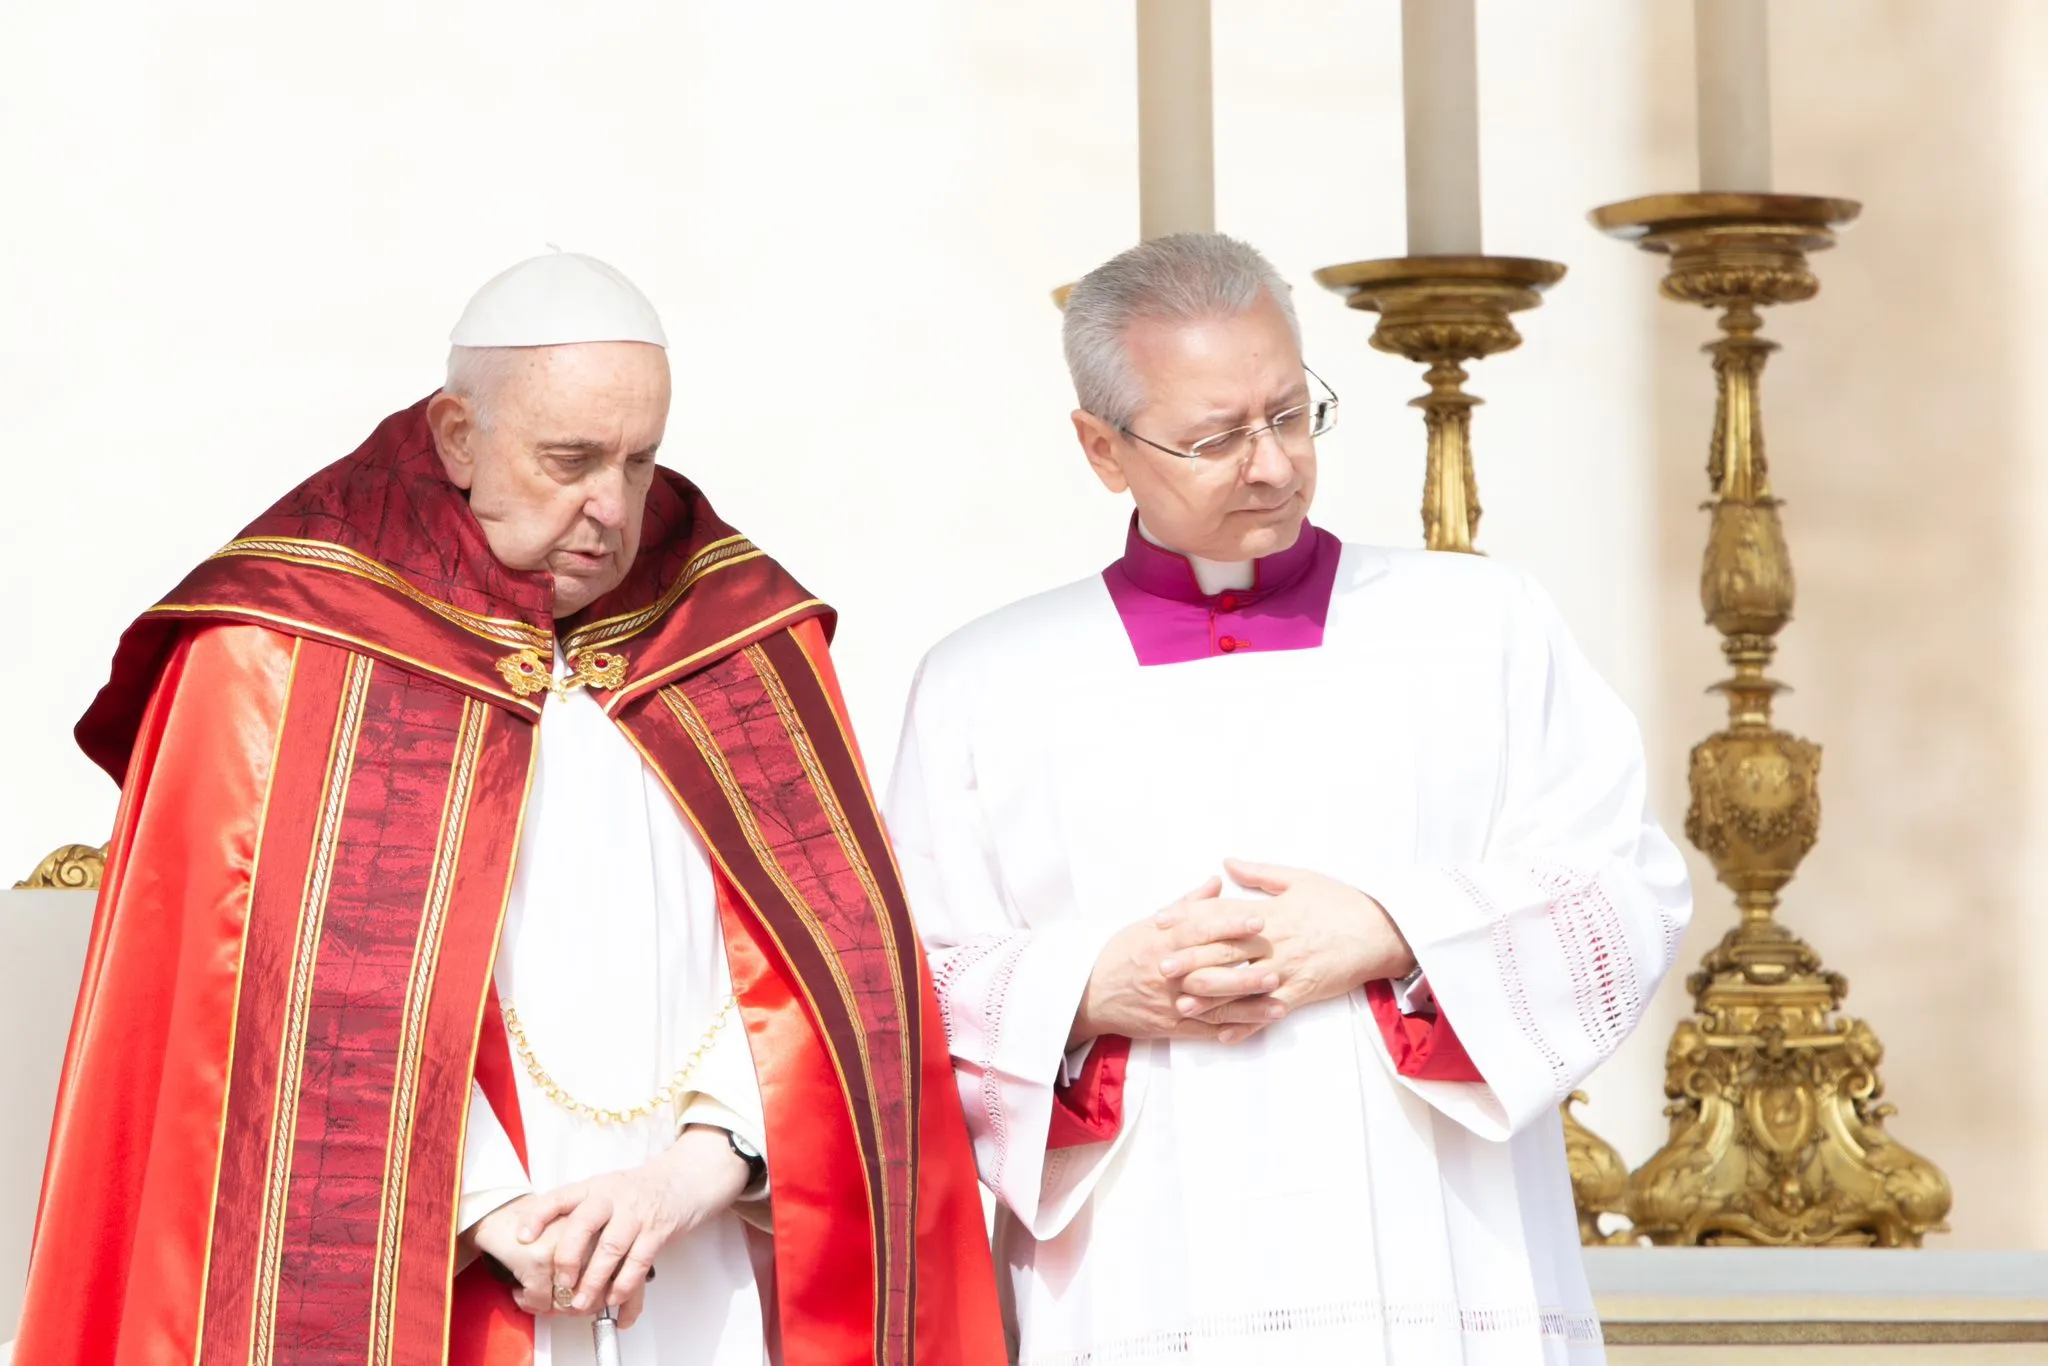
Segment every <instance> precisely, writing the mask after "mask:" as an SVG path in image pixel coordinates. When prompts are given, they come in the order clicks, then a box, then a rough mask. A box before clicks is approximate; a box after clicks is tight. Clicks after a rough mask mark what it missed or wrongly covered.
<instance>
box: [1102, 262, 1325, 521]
mask: <svg viewBox="0 0 2048 1366" xmlns="http://www.w3.org/2000/svg"><path fill="white" fill-rule="evenodd" d="M1125 342H1126V346H1127V349H1128V354H1129V355H1130V359H1131V365H1132V368H1133V369H1134V370H1135V372H1136V374H1137V377H1138V382H1139V384H1140V386H1141V389H1142V392H1143V393H1144V395H1145V407H1144V409H1143V410H1142V411H1140V412H1139V413H1138V415H1137V416H1136V417H1135V418H1133V419H1132V421H1131V431H1133V432H1135V433H1136V434H1137V435H1139V436H1143V437H1145V438H1147V439H1149V440H1151V441H1156V442H1158V443H1159V444H1160V445H1162V446H1170V447H1172V448H1174V449H1175V450H1181V451H1185V450H1187V449H1188V448H1189V447H1191V446H1192V445H1193V444H1194V443H1195V442H1197V441H1200V440H1201V439H1202V438H1204V437H1208V436H1214V435H1215V434H1217V433H1218V432H1227V431H1229V430H1231V429H1232V428H1235V427H1246V426H1251V427H1258V426H1263V425H1264V424H1265V423H1266V422H1267V421H1269V420H1270V419H1271V417H1272V416H1273V415H1274V414H1276V413H1280V412H1283V411H1285V410H1286V409H1288V408H1292V407H1294V406H1295V405H1297V404H1300V403H1304V402H1307V401H1308V398H1309V389H1308V375H1307V373H1306V372H1305V371H1304V370H1303V369H1302V364H1301V348H1300V346H1299V345H1297V344H1296V342H1295V340H1294V331H1293V329H1292V328H1290V327H1288V325H1287V315H1286V314H1284V313H1282V312H1281V311H1280V305H1279V304H1277V303H1275V302H1274V301H1273V299H1272V297H1271V296H1270V295H1264V296H1261V297H1260V299H1259V302H1258V304H1257V305H1256V306H1254V307H1253V308H1252V309H1250V310H1249V311H1247V312H1245V313H1241V314H1239V315H1238V316H1237V317H1234V318H1215V319H1207V320H1204V321H1201V322H1192V323H1170V322H1158V321H1145V322H1140V323H1138V324H1136V325H1135V326H1133V327H1132V328H1131V330H1130V332H1129V333H1128V334H1127V335H1126V338H1125ZM1304 426H1305V424H1304ZM1074 427H1075V431H1076V432H1077V433H1078V434H1079V436H1080V438H1081V449H1082V450H1083V451H1084V452H1085V453H1086V455H1087V457H1088V463H1089V464H1090V465H1091V466H1092V467H1093V468H1094V470H1095V473H1096V475H1097V476H1098V477H1099V478H1100V479H1101V480H1102V482H1103V483H1104V484H1105V485H1106V486H1108V488H1109V489H1110V491H1111V492H1113V493H1122V492H1124V491H1125V490H1129V492H1130V494H1131V496H1132V498H1133V499H1134V500H1135V501H1136V502H1137V504H1138V514H1139V516H1140V517H1142V518H1143V519H1144V522H1145V527H1146V529H1147V530H1149V531H1150V532H1151V533H1152V534H1153V535H1154V536H1155V537H1157V538H1158V539H1159V540H1161V541H1163V542H1165V543H1166V544H1167V545H1168V546H1170V547H1172V548H1173V549H1175V550H1178V551H1180V552H1181V553H1182V554H1184V555H1193V556H1197V557H1199V558H1201V559H1205V560H1223V561H1238V560H1249V559H1256V558H1258V557H1259V556H1262V555H1271V554H1275V553H1277V552H1279V551H1282V550H1285V549H1287V548H1288V547H1289V546H1291V545H1293V544H1294V542H1295V540H1296V538H1298V537H1299V536H1300V535H1301V524H1302V520H1303V518H1305V517H1306V516H1307V515H1308V509H1309V504H1310V502H1311V501H1313V500H1314V498H1315V491H1316V454H1315V447H1314V445H1313V444H1312V443H1311V442H1309V441H1308V440H1307V439H1306V438H1305V437H1301V438H1298V445H1297V446H1295V447H1288V446H1284V445H1283V444H1282V443H1281V442H1280V441H1279V440H1277V439H1275V437H1274V435H1273V434H1272V433H1270V432H1269V433H1266V434H1265V435H1263V436H1260V437H1259V438H1258V439H1257V440H1256V441H1255V442H1254V443H1253V444H1252V446H1251V448H1250V450H1248V451H1247V452H1246V453H1244V454H1243V455H1242V457H1240V458H1237V459H1234V460H1228V461H1216V460H1210V459H1203V460H1185V459H1181V458H1179V457H1176V456H1172V455H1168V454H1167V453H1166V452H1164V451H1160V450H1155V449H1154V448H1153V447H1151V446H1148V445H1146V444H1145V442H1143V441H1137V440H1133V439H1132V438H1131V437H1128V436H1125V435H1124V434H1123V433H1121V432H1119V431H1117V429H1116V428H1114V427H1112V426H1110V425H1109V424H1108V423H1106V422H1104V421H1102V419H1100V418H1098V417H1096V416H1095V415H1094V414H1092V413H1085V412H1076V413H1075V414H1074Z"/></svg>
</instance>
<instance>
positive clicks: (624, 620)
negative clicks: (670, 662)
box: [562, 536, 761, 659]
mask: <svg viewBox="0 0 2048 1366" xmlns="http://www.w3.org/2000/svg"><path fill="white" fill-rule="evenodd" d="M760 557H761V552H760V550H758V549H757V548H756V547H755V545H754V543H753V542H752V541H750V540H748V539H747V538H746V537H744V536H728V537H727V538H726V539H724V540H722V541H713V542H712V543H711V544H710V545H708V546H705V547H704V548H703V549H702V550H700V551H698V552H697V553H696V555H694V556H692V557H691V559H690V562H689V563H688V564H686V565H684V566H683V572H682V573H680V574H678V575H676V581H675V582H674V583H672V584H670V585H669V586H668V588H667V590H666V591H664V592H663V593H662V595H661V597H660V598H659V599H657V600H656V601H655V602H654V604H653V605H652V606H649V607H643V608H641V609H640V610H639V611H637V612H627V613H625V614H624V615H622V616H616V617H606V618H605V619H604V620H603V621H593V622H589V623H587V624H585V625H582V626H579V627H577V628H576V629H575V630H574V631H571V632H570V633H569V637H568V639H567V640H565V641H563V642H562V653H563V654H565V655H568V656H569V657H570V658H571V659H574V658H575V657H576V656H577V655H578V654H581V653H582V652H583V651H585V650H587V649H589V648H591V647H592V646H594V645H616V644H618V643H619V642H620V641H622V640H625V639H627V638H628V637H631V636H637V635H639V634H640V633H641V632H642V631H644V630H646V629H647V628H648V627H649V626H652V625H653V624H654V623H655V622H657V621H659V620H661V618H662V617H664V616H666V615H667V614H668V610H669V608H671V607H674V606H675V605H676V603H677V602H678V601H680V600H681V598H682V596H683V594H684V593H687V592H688V591H689V590H690V589H691V588H692V587H694V586H695V585H696V583H697V581H698V580H700V579H702V578H703V577H704V576H705V575H707V574H711V573H714V572H716V571H717V570H720V569H730V568H731V567H732V566H733V565H736V564H739V563H742V562H743V561H746V560H754V559H759V558H760Z"/></svg>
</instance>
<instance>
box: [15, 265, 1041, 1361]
mask: <svg viewBox="0 0 2048 1366" xmlns="http://www.w3.org/2000/svg"><path fill="white" fill-rule="evenodd" d="M452 340H453V342H454V349H453V350H452V351H451V353H450V357H449V362H448V377H447V383H446V385H445V386H444V387H443V388H441V389H440V390H438V391H437V392H436V393H434V394H433V395H432V396H430V397H429V398H427V399H425V400H424V401H422V402H420V403H418V404H416V405H414V406H413V407H411V408H408V409H406V410H405V411H403V412H400V413H397V414H395V415H393V416H392V417H390V418H387V419H386V420H385V421H384V422H383V423H382V425H380V426H379V427H378V428H377V430H376V431H375V432H373V433H372V434H371V435H370V437H369V439H368V440H367V441H366V442H364V444H363V445H362V446H361V447H360V448H359V449H358V450H357V451H355V453H353V454H352V455H349V456H347V457H346V458H345V459H342V460H340V461H338V462H337V463H335V464H333V465H330V466H328V467H327V468H326V469H325V470H322V471H321V472H320V473H318V474H316V475H314V476H313V477H312V478H310V479H308V480H307V481H306V482H305V483H303V484H301V485H300V486H299V487H297V488H296V489H294V490H292V491H291V492H290V493H288V494H287V495H285V497H284V498H283V499H282V500H281V501H279V502H278V503H277V504H276V505H275V506H274V507H273V508H272V509H271V510H270V511H269V512H267V513H265V514H264V515H263V516H262V517H260V518H259V519H257V521H256V522H255V524H254V525H252V526H250V527H249V528H248V529H247V530H246V531H244V532H243V533H242V534H241V535H239V536H237V537H236V538H234V539H233V540H231V541H230V542H228V544H227V545H226V546H225V547H224V548H223V549H221V550H220V551H219V552H218V553H217V554H215V555H214V556H212V557H211V558H210V559H208V560H207V561H206V562H205V563H203V564H201V565H200V566H199V567H198V568H197V569H195V570H194V571H192V573H191V574H190V575H189V576H187V577H186V579H185V580H184V582H182V583H180V584H179V585H178V586H177V587H176V588H175V589H173V590H172V591H171V592H170V594H169V595H168V596H167V597H165V598H164V599H163V600H162V601H161V602H159V603H158V604H157V605H156V606H154V607H152V608H151V609H150V610H149V611H147V612H145V613H144V614H143V615H142V617H141V619H140V620H139V621H137V622H136V623H135V625H134V626H133V627H132V628H130V630H129V631H128V633H127V634H126V636H125V637H124V638H123V640H122V642H121V646H120V649H119V652H118V654H117V655H116V656H115V659H114V664H113V676H112V680H111V681H110V682H109V683H108V684H107V686H106V687H105V689H104V690H103V691H102V692H101V693H100V695H99V697H98V699H97V700H96V701H95V702H94V703H93V705H92V707H91V709H90V711H89V712H88V713H87V714H86V716H85V718H84V719H83V720H82V721H81V722H80V723H79V727H78V738H79V742H80V744H81V745H82V746H83V747H84V749H85V750H86V752H87V753H88V754H89V755H90V756H91V757H92V758H93V759H94V760H95V761H97V762H98V763H99V764H100V765H101V766H103V767H104V768H105V769H106V770H107V771H108V772H109V773H110V774H112V775H113V776H114V778H115V779H116V780H117V781H119V782H120V783H121V784H122V800H121V807H120V814H119V817H118V819H117V823H116V829H115V832H114V836H113V843H112V850H111V856H110V858H109V861H108V867H107V873H106V880H105V884H104V888H103V890H102V892H101V895H100V901H99V907H98V912H97V916H96V919H95V923H94V927H93V934H92V941H91V948H90V951H89V954H88V958H87V964H86V971H85V979H84V983H83V986H82V989H81V993H80V996H79V1001H78V1008H77V1013H76V1016H75V1020H74V1023H73V1026H72V1032H71V1041H70V1047H69V1052H68V1055H67V1059H66V1064H65V1070H64V1081H63V1086H62V1091H61V1095H60V1099H59V1103H58V1110H57V1116H56V1121H55V1126H54V1131H53V1134H52V1138H51V1145H50V1155H49V1163H48V1167H47V1172H46V1175H45V1179H44V1188H43V1197H42V1205H41V1209H40V1213H39V1216H38V1219H37V1227H36V1241H35V1250H34V1254H33V1259H32V1262H31V1267H30V1272H29V1285H28V1294H27V1303H26V1309H25V1311H24V1316H23V1321H22V1326H21V1334H20V1338H19V1340H18V1342H17V1344H16V1352H15V1357H14V1359H15V1360H16V1361H17V1362H21V1363H33V1364H34V1366H85V1364H86V1363H121V1364H122V1366H162V1364H163V1363H166V1362H183V1361H190V1362H201V1363H225V1362H234V1363H237V1366H240V1363H245V1362H247V1363H272V1362H276V1363H287V1362H288V1363H292V1364H293V1366H309V1364H310V1363H326V1362H334V1363H342V1362H347V1363H350V1366H362V1363H364V1362H369V1363H371V1366H380V1364H381V1363H390V1364H391V1366H401V1364H403V1366H427V1364H428V1363H439V1362H443V1361H452V1362H457V1363H465V1364H473V1363H489V1366H513V1364H514V1363H518V1364H519V1366H525V1363H529V1362H531V1363H548V1362H554V1363H566V1362H578V1361H589V1360H592V1359H593V1356H596V1357H598V1358H600V1359H607V1358H608V1359H615V1360H618V1361H621V1362H623V1363H624V1364H625V1366H685V1364H687V1366H739V1364H740V1363H744V1364H745V1366H759V1363H762V1362H788V1363H792V1364H801V1366H813V1364H814V1363H815V1364H817V1366H838V1364H841V1363H843V1364H845V1366H853V1364H854V1363H864V1364H867V1366H881V1364H883V1363H887V1366H910V1363H911V1362H913V1361H915V1362H917V1363H920V1364H921V1366H955V1364H957V1366H982V1363H987V1362H991V1361H999V1360H1000V1359H1001V1355H1002V1350H1003V1349H1002V1343H1001V1336H1000V1329H999V1327H998V1321H997V1315H996V1306H995V1291H994V1282H993V1277H992V1275H991V1272H990V1268H989V1259H988V1251H987V1244H986V1241H985V1237H984V1233H983V1222H982V1212H981V1207H980V1203H979V1201H978V1200H977V1198H976V1193H975V1185H974V1169H973V1162H972V1157H971V1154H970V1151H969V1148H968V1139H967V1134H966V1130H965V1127H964V1125H963V1123H962V1119H961V1114H960V1109H959V1105H958V1101H957V1099H956V1098H955V1093H954V1089H953V1086H952V1083H951V1076H950V1067H949V1065H948V1062H947V1054H946V1049H945V1046H944V1036H943V1032H942V1027H941V1023H940V1015H939V1011H938V1007H937V1002H936V998H935V997H934V995H933V992H932V989H931V986H930V981H929V977H928V975H927V972H926V968H925V962H924V959H923V957H922V956H921V953H920V949H919V945H918V940H917V937H916V935H915V934H914V933H913V931H912V926H911V923H910V920H909V917H908V915H907V913H906V910H905V905H904V896H903V891H902V889H901V887H900V886H899V884H898V881H897V875H896V872H895V870H894V865H893V862H892V860H891V857H890V853H889V850H888V847H887V846H886V844H885V843H884V840H883V834H882V828H881V824H880V821H879V820H878V819H877V816H876V813H875V809H874V804H873V802H872V800H871V798H870V795H869V792H868V788H867V785H866V778H865V776H864V774H863V771H862V766H861V759H860V755H859V752H858V750H857V749H856V747H855V745H854V741H853V737H852V734H851V731H850V730H849V728H848V726H847V723H846V719H845V711H844V708H843V705H842V703H841V700H840V698H839V695H838V690H837V685H836V683H835V681H834V675H833V671H832V665H831V662H830V659H829V657H828V655H827V652H826V638H827V635H828V632H829V631H830V629H831V625H832V622H833V617H832V613H831V611H830V609H828V608H827V607H826V606H825V605H824V604H823V603H822V602H820V601H818V600H817V599H816V598H814V597H812V596H811V595H809V594H808V593H806V592H805V591H804V590H803V589H802V588H800V587H799V586H798V585H797V584H796V583H795V582H794V581H792V580H791V578H790V577H789V576H788V575H787V574H786V573H785V572H783V570H782V569H781V568H780V567H779V566H778V565H777V564H776V563H775V562H774V561H773V560H771V559H769V558H768V557H767V556H766V555H765V554H763V553H762V552H761V551H760V550H758V549H757V548H755V546H754V545H753V544H752V543H751V542H749V541H748V540H747V539H746V538H745V537H744V536H742V535H739V534H737V533H736V532H734V531H733V530H732V528H730V527H728V526H726V525H724V524H723V523H722V522H720V521H719V520H718V517H717V516H716V514H714V513H713V512H712V510H711V507H710V505H709V504H708V503H707V502H706V501H705V499H704V496H703V495H702V494H701V493H700V492H698V490H697V489H696V488H695V487H694V486H693V485H692V484H691V483H689V482H688V481H687V480H685V479H683V478H682V477H680V476H679V475H676V474H674V473H672V472H670V471H668V470H666V469H663V468H661V467H659V466H658V465H657V464H656V463H655V455H656V450H657V448H658V447H659V446H660V444H661V440H662V434H663V428H664V426H665V424H666V421H667V417H668V411H669V394H670V390H669V383H670V381H669V367H668V361H667V353H666V351H665V347H666V338H665V336H664V334H663V332H662V329H661V324H660V322H659V320H658V319H657V317H656V315H655V311H654V309H653V308H652V306H651V305H650V304H649V303H648V301H647V300H646V299H645V297H644V296H642V295H641V293H640V292H639V291H638V290H637V289H635V288H634V287H633V286H632V285H631V284H630V283H629V282H628V281H627V280H626V279H625V278H624V277H623V276H622V275H620V274H619V273H618V272H616V271H614V270H612V269H611V268H610V267H608V266H606V265H604V264H602V263H601V262H597V261H594V260H591V259H590V258H588V257H583V256H578V255H573V254H569V253H555V254H552V255H547V256H542V257H538V258H535V259H533V260H530V261H527V262H524V263H522V264H520V265H518V266H515V267H513V268H512V269H511V270H509V271H507V272H505V273H504V274H503V275H500V276H499V277H497V278H496V279H494V280H492V281H491V282H490V283H489V284H487V285H485V286H484V288H483V289H482V290H481V291H480V292H479V293H478V294H477V295H476V297H475V298H474V299H473V300H472V302H471V303H470V305H469V308H468V310H467V311H466V312H465V314H464V315H463V317H462V319H461V320H460V322H459V323H458V324H457V326H456V328H455V331H454V335H453V338H452Z"/></svg>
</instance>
